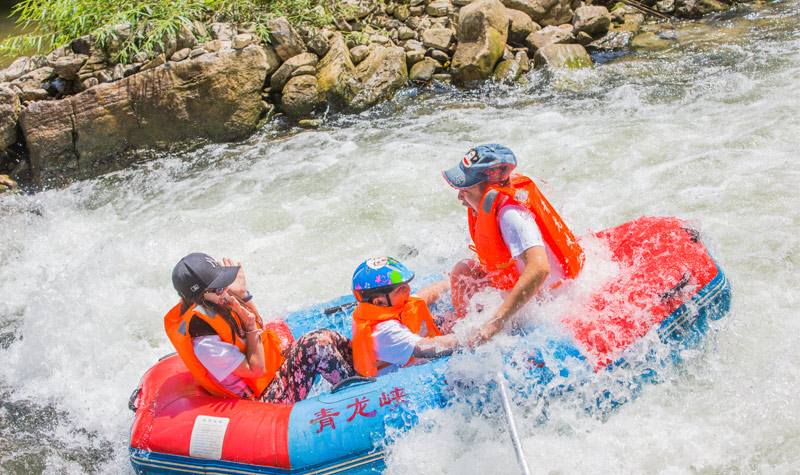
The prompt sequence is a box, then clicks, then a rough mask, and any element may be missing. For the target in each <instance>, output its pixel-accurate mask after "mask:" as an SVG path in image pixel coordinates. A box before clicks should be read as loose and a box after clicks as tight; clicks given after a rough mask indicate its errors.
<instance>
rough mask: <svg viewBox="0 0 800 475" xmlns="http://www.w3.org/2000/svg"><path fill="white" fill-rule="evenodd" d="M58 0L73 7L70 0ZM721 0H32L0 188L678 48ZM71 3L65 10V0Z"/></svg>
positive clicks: (2, 124) (15, 71)
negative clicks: (333, 114)
mask: <svg viewBox="0 0 800 475" xmlns="http://www.w3.org/2000/svg"><path fill="white" fill-rule="evenodd" d="M61 3H67V4H69V6H68V7H61V6H59V5H60V4H61ZM730 7H731V4H728V3H724V2H722V1H720V0H625V1H624V2H614V3H612V4H606V3H604V1H603V0H400V1H393V0H388V1H379V0H343V1H339V2H335V1H330V2H328V1H324V0H323V1H322V2H317V1H314V0H274V1H262V0H238V1H237V0H170V1H164V0H143V1H142V0H139V1H137V0H125V1H122V2H120V1H114V2H112V1H110V0H80V1H76V2H60V3H55V4H52V2H48V1H46V0H23V1H22V2H19V3H17V4H16V6H15V7H14V8H15V13H16V14H17V15H18V17H19V19H20V21H21V22H24V23H25V24H26V25H25V28H24V30H23V31H25V34H24V35H21V36H16V37H12V38H9V39H6V40H5V41H4V42H3V43H2V45H0V49H1V50H2V51H3V52H5V53H8V52H14V51H27V50H30V49H31V48H34V49H38V50H39V51H47V54H42V55H33V56H21V57H19V58H17V59H16V60H15V61H14V62H13V63H11V65H10V66H8V67H7V68H6V69H4V70H1V71H0V192H2V191H7V190H13V189H15V188H17V186H18V185H17V182H22V183H25V184H29V185H31V187H32V188H40V187H45V186H58V185H61V184H64V183H68V182H69V181H71V180H74V179H80V178H87V177H91V176H96V175H98V174H101V173H104V172H107V171H111V170H114V169H119V168H122V167H125V166H127V165H128V164H130V163H132V162H133V161H136V160H141V159H145V158H147V157H148V156H152V155H153V154H154V153H156V152H161V151H169V150H177V149H186V148H188V147H192V146H196V145H197V144H198V143H203V142H205V141H212V142H225V141H235V140H240V139H243V138H245V137H247V136H248V135H250V134H252V133H253V132H254V131H255V130H256V129H257V128H258V127H260V126H261V125H262V124H263V123H264V122H265V121H268V120H272V119H273V118H274V117H275V115H276V114H283V115H284V116H286V117H287V118H288V119H289V120H291V121H294V122H296V123H298V124H299V125H301V126H309V127H313V126H315V125H316V124H318V122H319V119H318V118H317V117H318V116H319V114H320V113H321V111H323V110H331V109H334V110H339V111H343V112H357V111H362V110H365V109H367V108H369V107H371V106H373V105H375V104H377V103H380V102H382V101H385V100H388V99H390V98H392V97H393V95H394V94H395V92H396V91H397V90H398V89H400V88H403V87H405V86H407V85H409V84H415V85H418V86H424V85H426V84H428V83H430V82H431V81H439V82H443V83H452V84H454V85H456V86H458V87H472V86H475V85H478V84H481V83H483V82H485V81H497V82H504V83H513V82H515V81H518V80H520V78H521V77H522V76H523V74H524V73H526V72H528V71H529V70H530V69H532V68H538V67H548V68H582V67H590V66H592V57H591V55H590V53H592V54H594V53H602V52H615V51H624V50H625V49H628V48H663V47H669V45H670V41H671V40H672V39H673V38H671V37H670V30H669V29H663V28H661V29H653V28H650V29H648V28H647V25H648V24H653V23H656V22H661V23H664V22H667V21H669V19H670V18H676V17H677V18H697V17H701V16H703V15H706V14H709V13H714V12H721V11H724V10H727V9H729V8H730ZM61 8H66V10H64V11H62V10H61Z"/></svg>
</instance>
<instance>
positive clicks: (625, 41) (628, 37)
mask: <svg viewBox="0 0 800 475" xmlns="http://www.w3.org/2000/svg"><path fill="white" fill-rule="evenodd" d="M634 35H635V33H634V32H632V31H627V30H618V29H613V30H610V31H609V32H608V33H606V34H605V36H603V37H602V38H600V39H598V40H595V41H592V42H591V43H589V44H588V45H586V48H587V49H588V50H589V51H613V50H619V49H625V48H628V47H629V46H630V45H631V41H632V40H633V37H634Z"/></svg>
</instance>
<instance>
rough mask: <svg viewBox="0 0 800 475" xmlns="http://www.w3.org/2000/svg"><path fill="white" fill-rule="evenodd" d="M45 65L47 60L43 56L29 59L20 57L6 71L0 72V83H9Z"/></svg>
mask: <svg viewBox="0 0 800 475" xmlns="http://www.w3.org/2000/svg"><path fill="white" fill-rule="evenodd" d="M46 65H47V59H46V58H45V57H43V56H31V57H30V58H29V57H27V56H21V57H19V58H17V59H15V60H14V62H13V63H11V65H9V66H8V67H7V68H6V69H3V70H2V71H0V83H3V82H11V81H13V80H15V79H17V78H19V77H22V76H24V75H26V74H28V73H30V72H31V71H34V70H36V69H39V68H41V67H43V66H46Z"/></svg>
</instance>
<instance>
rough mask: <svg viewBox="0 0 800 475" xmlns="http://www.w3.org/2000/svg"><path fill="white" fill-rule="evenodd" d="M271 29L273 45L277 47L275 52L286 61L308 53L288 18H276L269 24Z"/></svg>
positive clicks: (268, 26)
mask: <svg viewBox="0 0 800 475" xmlns="http://www.w3.org/2000/svg"><path fill="white" fill-rule="evenodd" d="M267 28H269V35H270V39H271V42H272V45H273V46H274V47H275V52H277V53H278V56H280V58H281V59H282V60H284V61H286V60H287V59H289V58H291V57H292V56H297V55H298V54H300V53H305V52H306V46H305V44H304V43H303V39H302V38H300V35H299V34H298V33H297V31H295V29H294V28H293V27H292V25H291V23H289V20H287V19H286V18H283V17H281V18H275V19H272V20H269V21H268V22H267Z"/></svg>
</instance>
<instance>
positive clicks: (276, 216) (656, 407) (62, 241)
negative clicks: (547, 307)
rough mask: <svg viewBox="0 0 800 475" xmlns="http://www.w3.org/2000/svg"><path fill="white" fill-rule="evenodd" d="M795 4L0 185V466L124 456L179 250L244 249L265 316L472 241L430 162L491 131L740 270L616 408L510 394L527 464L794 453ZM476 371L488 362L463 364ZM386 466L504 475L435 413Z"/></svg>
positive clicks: (752, 467) (675, 466)
mask: <svg viewBox="0 0 800 475" xmlns="http://www.w3.org/2000/svg"><path fill="white" fill-rule="evenodd" d="M798 24H800V5H799V4H798V3H797V2H796V1H791V2H776V3H771V4H767V5H762V6H761V7H758V8H754V9H752V10H748V9H741V10H740V11H739V12H738V13H737V14H736V15H731V16H728V17H723V18H720V19H717V20H715V21H710V22H705V23H699V24H685V25H680V26H678V28H677V30H676V33H677V38H678V43H677V44H676V45H675V46H674V47H672V48H671V49H668V50H666V51H661V52H652V53H640V54H635V55H629V56H624V57H620V58H616V59H613V60H611V61H610V62H607V63H605V64H602V65H599V66H596V67H595V68H593V69H591V70H588V71H579V72H570V73H566V74H560V75H555V76H551V75H546V74H542V73H540V72H536V73H533V74H531V75H530V76H529V78H528V79H529V82H528V84H527V85H526V86H520V87H514V88H502V87H489V86H487V87H486V88H484V89H482V90H479V91H475V92H469V93H462V92H457V91H453V90H449V89H440V90H437V91H434V92H430V91H407V92H405V93H403V94H401V95H400V96H398V98H397V99H396V101H395V102H394V103H392V104H388V105H386V106H384V107H381V108H379V109H377V110H373V111H371V112H368V113H365V114H362V115H359V116H349V117H340V118H334V119H330V120H329V121H328V122H327V123H326V124H325V126H324V127H323V128H322V129H320V130H316V131H285V130H283V131H268V130H265V131H262V132H260V133H258V134H257V135H255V136H253V137H252V138H250V139H248V140H247V141H245V142H242V143H238V144H229V145H214V146H208V147H206V148H203V149H201V150H199V151H196V152H194V153H190V154H183V155H178V156H165V157H163V158H162V159H159V160H156V161H153V162H149V163H146V164H141V165H138V166H135V167H133V168H131V169H128V170H125V171H122V172H118V173H115V174H111V175H107V176H104V177H100V178H97V179H94V180H90V181H85V182H81V183H78V184H75V185H73V186H71V187H69V188H67V189H63V190H52V191H45V192H42V193H38V194H35V195H28V196H3V197H2V198H0V222H1V223H2V227H1V228H0V289H1V290H2V296H3V298H2V300H1V301H0V362H1V363H2V364H0V472H2V473H20V474H23V473H39V472H44V473H85V472H97V473H129V472H131V469H130V468H129V465H128V462H127V444H128V431H129V427H130V423H131V413H130V412H129V411H128V410H127V407H126V402H127V398H128V396H129V395H130V393H131V391H132V390H133V388H134V387H135V386H136V384H137V382H138V379H139V377H140V376H141V375H142V374H143V372H144V371H145V370H146V369H147V368H148V367H149V366H150V365H151V364H152V363H153V362H154V361H156V359H157V358H158V357H160V356H162V355H164V354H166V353H168V352H170V351H171V348H170V345H169V342H168V341H167V339H166V338H165V336H164V334H163V328H162V324H161V316H162V315H163V313H164V312H165V311H166V310H167V309H168V308H169V307H170V306H171V305H172V304H173V303H174V301H175V298H176V297H175V294H174V292H173V290H172V288H171V282H170V271H171V269H172V265H173V264H174V263H175V262H176V261H177V260H178V259H179V258H180V257H181V256H183V255H184V254H186V253H188V252H190V251H195V250H202V251H206V252H208V253H210V254H212V255H215V256H231V257H233V258H236V259H240V260H242V261H243V262H244V263H245V266H246V269H247V271H248V277H249V282H250V287H251V289H252V291H253V293H254V294H255V295H256V298H257V299H258V300H257V301H258V302H259V303H260V305H261V306H262V307H264V308H267V309H269V310H270V311H271V312H275V313H281V312H285V311H288V310H293V309H298V308H302V307H303V306H306V305H309V304H312V303H315V302H319V301H321V300H325V299H329V298H333V297H336V296H338V295H341V294H344V293H346V292H347V291H348V288H349V277H350V275H351V273H352V270H353V268H354V267H355V265H356V264H357V263H358V262H359V261H360V260H362V259H363V258H364V257H365V256H370V255H380V254H390V255H395V256H397V257H400V258H403V259H404V260H406V261H407V263H408V264H409V265H410V266H411V267H413V268H414V269H415V270H417V272H418V273H419V274H429V273H434V272H440V271H442V270H444V269H446V268H447V267H448V266H449V265H451V264H452V263H453V262H455V261H456V260H458V259H459V258H462V257H464V256H465V255H466V253H467V251H466V246H465V244H466V239H465V236H466V224H465V219H464V211H463V208H461V206H460V205H459V203H458V202H457V201H456V199H455V193H454V192H453V190H451V189H450V188H449V187H448V186H447V185H445V183H444V182H443V181H442V179H441V177H440V175H439V172H440V170H442V169H443V168H445V167H448V166H450V165H451V164H454V163H456V161H457V160H459V159H460V157H461V155H462V154H463V153H464V151H465V150H467V149H468V148H469V147H470V146H471V145H474V144H476V143H482V142H490V141H491V142H494V141H496V142H502V143H505V144H507V145H509V146H510V147H511V148H512V149H513V150H515V152H516V153H517V155H518V157H519V158H520V160H521V166H520V169H521V170H522V171H523V172H525V173H527V174H530V175H532V176H534V177H538V178H539V179H540V180H541V182H542V183H543V184H544V185H543V188H544V191H545V193H546V194H548V195H549V197H550V198H551V201H553V202H554V203H556V205H557V207H558V208H559V209H560V211H561V213H562V215H563V216H564V217H565V218H566V219H567V220H568V222H570V223H571V224H572V226H573V228H574V229H575V231H576V232H577V233H579V234H584V233H586V232H589V231H592V230H599V229H602V228H606V227H609V226H613V225H616V224H619V223H622V222H624V221H626V220H630V219H633V218H635V217H637V216H640V215H676V216H681V217H684V218H687V219H689V220H691V221H692V222H693V223H694V225H695V226H697V227H698V228H700V229H701V231H702V233H703V235H704V238H705V241H706V243H707V244H708V245H709V246H710V247H711V249H712V250H713V252H714V255H715V257H716V258H717V260H718V262H719V263H720V265H721V266H722V267H723V268H724V269H725V270H726V271H727V273H728V276H729V278H730V280H731V281H732V283H733V289H734V301H733V308H732V311H731V313H730V315H729V317H728V318H727V319H725V320H723V321H720V322H719V323H717V324H716V325H715V326H714V332H713V335H712V337H711V339H710V340H709V344H708V345H707V348H706V349H705V351H703V352H701V353H700V354H699V356H697V357H696V358H693V359H692V360H691V361H690V363H688V364H687V365H685V366H684V367H683V368H681V370H680V371H676V372H675V373H674V374H672V375H670V376H669V377H668V378H667V379H666V381H665V382H664V383H663V384H661V385H658V386H650V387H647V388H646V389H645V390H644V392H643V394H642V395H641V396H640V397H639V398H638V399H637V400H636V401H634V402H632V403H630V404H628V405H626V406H625V407H624V408H623V409H622V410H620V411H618V412H617V413H615V414H613V415H612V416H611V417H609V418H608V419H607V420H605V419H604V418H599V417H592V416H588V415H583V416H582V415H580V414H579V413H575V412H574V411H572V412H570V411H569V410H566V409H565V410H563V411H561V412H558V411H554V417H553V421H551V422H552V423H547V424H535V423H533V422H532V421H531V420H530V419H529V418H528V417H527V416H526V415H525V410H524V407H517V410H518V412H519V413H518V414H517V415H518V417H519V418H520V421H519V422H520V424H521V432H522V437H523V444H524V448H525V451H526V453H527V458H528V461H529V463H530V465H531V467H532V468H533V469H534V471H535V472H537V473H543V472H547V473H643V472H646V473H797V472H799V471H800V396H798V394H797V393H798V390H799V389H800V353H798V351H797V349H796V344H797V338H798V337H797V335H798V334H800V320H798V314H799V313H800V312H798V310H800V302H798V293H797V290H796V288H797V286H798V284H800V279H798V277H797V267H798V262H800V237H798V236H800V223H799V222H798V211H797V209H798V205H800V192H798V185H797V184H798V182H800V172H798V166H797V164H796V159H797V154H798V151H800V119H799V117H800V81H799V80H798V77H800V28H798ZM473 364H474V365H476V366H477V365H478V364H480V361H476V362H473ZM425 422H426V423H425V424H423V425H422V426H420V427H419V428H417V429H414V430H412V431H411V432H410V433H408V434H407V435H405V436H403V437H401V438H400V439H399V440H398V441H397V443H396V444H395V445H394V446H393V448H392V449H391V451H390V455H389V460H388V467H389V468H388V472H389V473H392V474H401V473H442V474H444V473H459V474H478V473H514V471H515V470H516V463H515V460H514V455H513V451H512V449H511V446H510V445H509V443H508V438H507V435H506V434H505V433H504V432H503V431H502V424H500V423H498V421H496V420H495V419H493V418H491V417H471V416H470V415H469V414H468V413H465V411H463V410H461V409H459V408H458V407H454V408H451V409H447V410H442V411H435V412H433V413H431V414H429V415H427V416H426V418H425Z"/></svg>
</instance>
